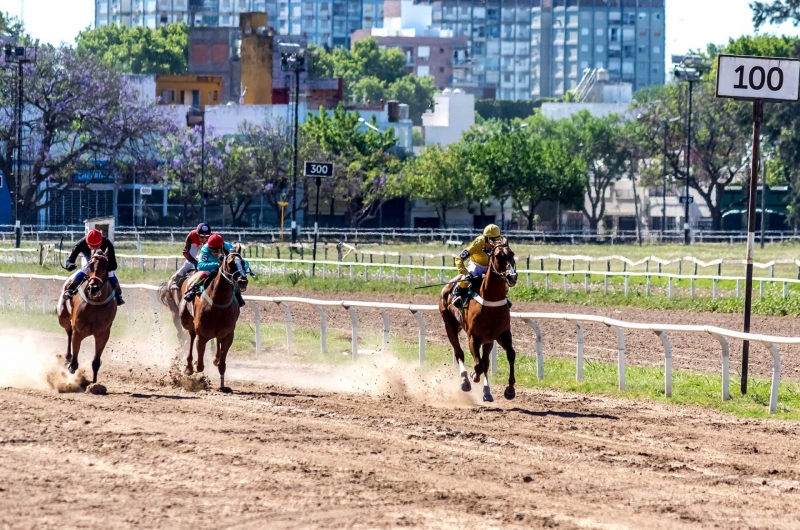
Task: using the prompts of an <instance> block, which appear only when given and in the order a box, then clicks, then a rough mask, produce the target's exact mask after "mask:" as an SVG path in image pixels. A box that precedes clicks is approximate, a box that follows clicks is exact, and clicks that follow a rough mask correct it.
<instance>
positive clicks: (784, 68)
mask: <svg viewBox="0 0 800 530" xmlns="http://www.w3.org/2000/svg"><path fill="white" fill-rule="evenodd" d="M717 97H718V98H736V99H771V100H779V101H797V100H798V99H800V60H797V59H778V58H772V57H747V56H741V55H720V56H719V58H718V62H717Z"/></svg>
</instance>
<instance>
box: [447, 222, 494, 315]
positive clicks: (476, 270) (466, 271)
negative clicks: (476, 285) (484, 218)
mask: <svg viewBox="0 0 800 530" xmlns="http://www.w3.org/2000/svg"><path fill="white" fill-rule="evenodd" d="M501 239H502V236H501V235H500V227H499V226H497V225H495V224H491V225H489V226H487V227H486V228H484V229H483V235H480V236H478V237H476V238H475V239H474V240H473V241H472V243H470V244H469V246H468V247H467V248H465V249H464V250H463V251H462V252H461V254H459V255H458V256H456V259H455V262H456V268H457V269H458V272H459V273H460V274H461V276H462V278H463V279H462V280H461V281H459V282H458V284H457V285H456V287H455V289H453V297H452V304H453V305H454V306H456V307H458V308H460V307H463V305H464V302H465V301H466V298H467V293H468V292H469V286H470V280H471V279H477V278H480V277H481V276H483V275H484V274H485V273H486V271H487V270H488V269H489V255H490V254H491V253H492V249H493V248H494V245H495V243H497V242H499V241H500V240H501ZM466 260H469V264H465V263H464V262H465V261H466Z"/></svg>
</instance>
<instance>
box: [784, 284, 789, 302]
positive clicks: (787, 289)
mask: <svg viewBox="0 0 800 530" xmlns="http://www.w3.org/2000/svg"><path fill="white" fill-rule="evenodd" d="M787 296H789V284H788V283H786V282H783V298H784V299H786V297H787Z"/></svg>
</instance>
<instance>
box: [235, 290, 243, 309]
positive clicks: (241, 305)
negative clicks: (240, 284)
mask: <svg viewBox="0 0 800 530" xmlns="http://www.w3.org/2000/svg"><path fill="white" fill-rule="evenodd" d="M236 301H237V302H239V307H244V305H245V301H244V298H243V297H242V293H240V292H239V291H236Z"/></svg>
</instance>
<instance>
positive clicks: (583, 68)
mask: <svg viewBox="0 0 800 530" xmlns="http://www.w3.org/2000/svg"><path fill="white" fill-rule="evenodd" d="M587 68H589V61H581V70H586V69H587Z"/></svg>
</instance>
